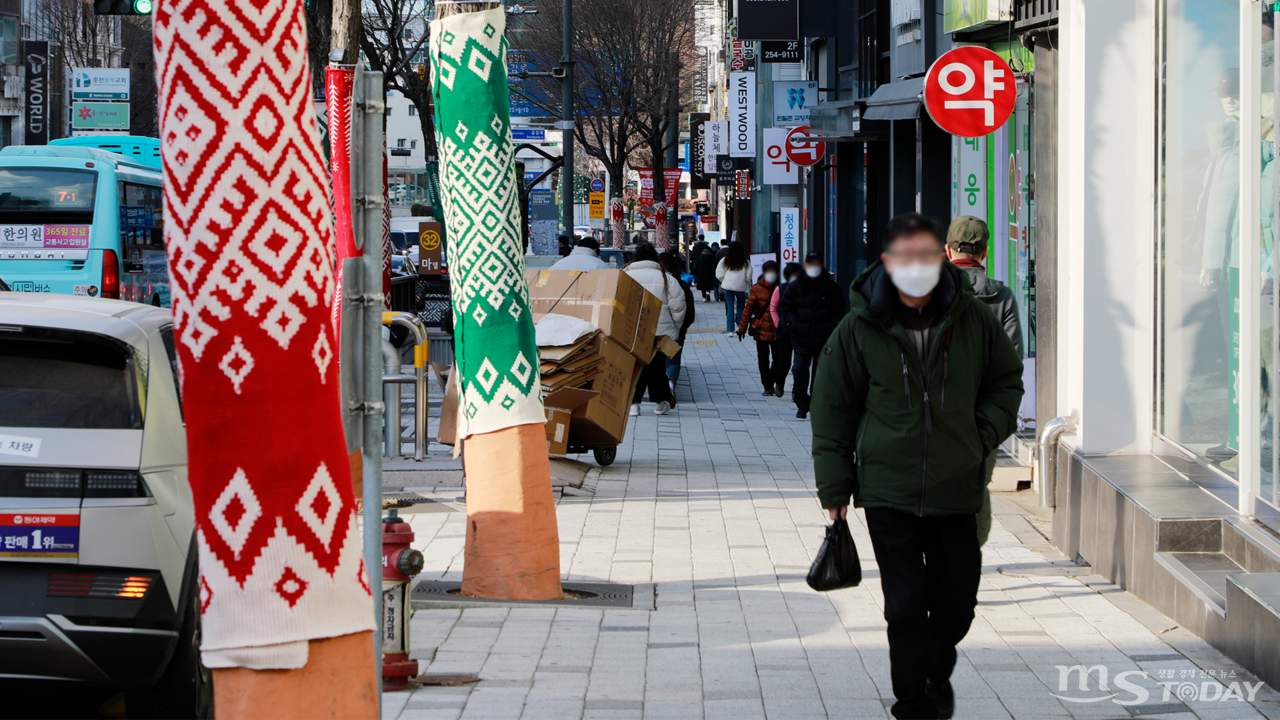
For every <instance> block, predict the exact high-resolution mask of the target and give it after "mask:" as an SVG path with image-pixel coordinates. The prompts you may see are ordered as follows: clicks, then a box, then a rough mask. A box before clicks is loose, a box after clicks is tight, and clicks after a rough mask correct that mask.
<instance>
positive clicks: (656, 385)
mask: <svg viewBox="0 0 1280 720" xmlns="http://www.w3.org/2000/svg"><path fill="white" fill-rule="evenodd" d="M623 271H624V272H626V273H627V274H628V275H630V276H631V278H632V279H633V280H635V281H636V282H638V283H640V285H642V286H643V287H644V289H645V290H648V291H649V292H651V293H653V296H654V297H656V298H658V299H659V300H661V301H662V307H661V308H660V309H659V310H658V330H657V334H658V335H666V336H667V337H677V336H678V335H679V334H680V326H681V325H682V324H683V323H684V314H685V304H684V290H682V289H680V281H679V279H678V278H673V277H671V275H670V274H668V273H667V270H666V268H664V267H663V266H662V263H661V262H659V259H658V251H657V250H656V249H655V248H654V247H653V246H652V245H650V244H649V243H647V242H646V243H640V244H639V245H637V246H636V252H635V260H632V261H631V262H630V263H628V264H627V266H626V267H625V268H623ZM646 390H648V391H649V400H650V401H651V402H655V403H657V404H658V407H657V409H655V410H654V411H653V412H654V414H655V415H666V414H667V413H669V412H671V408H673V407H675V406H676V396H675V394H674V393H672V392H671V386H670V385H669V384H668V383H667V356H666V355H664V354H662V353H655V354H654V356H653V359H652V360H650V361H649V364H648V365H645V366H644V369H643V370H641V371H640V383H639V384H638V385H637V386H636V394H635V396H634V397H632V399H631V414H632V415H639V414H640V401H641V400H642V399H644V393H645V391H646Z"/></svg>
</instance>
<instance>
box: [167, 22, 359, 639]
mask: <svg viewBox="0 0 1280 720" xmlns="http://www.w3.org/2000/svg"><path fill="white" fill-rule="evenodd" d="M302 8H303V6H302V0H250V1H249V2H233V1H231V0H161V1H160V2H159V3H158V4H157V6H156V14H155V47H156V60H157V62H156V69H157V75H158V78H159V79H158V82H159V86H160V87H159V90H160V122H161V132H160V138H161V141H160V147H161V155H162V158H163V161H164V176H165V241H166V243H167V245H168V251H169V272H170V277H171V278H172V285H173V286H172V295H173V311H174V319H175V328H176V331H177V338H178V343H177V345H178V355H179V359H180V361H181V367H182V389H183V396H184V401H185V408H184V410H185V416H186V423H187V453H188V463H189V467H190V480H191V489H192V494H193V496H194V501H195V514H196V529H197V538H198V543H199V553H200V556H199V560H200V575H201V577H200V602H201V609H202V611H203V613H204V626H203V636H204V637H203V645H202V648H203V649H204V650H206V651H208V650H221V649H228V648H244V647H257V646H263V645H274V644H279V643H288V642H295V641H300V640H309V639H314V638H325V637H335V636H338V635H345V634H349V633H354V632H359V631H363V630H370V629H372V627H373V617H372V599H371V596H370V594H369V584H368V581H367V577H366V572H365V568H364V565H363V562H362V560H361V538H360V534H359V532H358V530H357V527H356V519H355V501H354V499H353V497H352V489H351V482H350V472H349V470H348V463H347V454H346V446H345V443H344V441H343V429H342V422H341V416H340V399H339V386H338V373H337V362H336V359H335V349H336V347H337V343H336V341H335V338H334V334H333V325H332V324H331V322H330V305H331V303H332V298H333V282H334V281H333V258H332V251H331V249H330V248H331V247H332V243H333V225H332V222H331V220H330V217H329V199H328V191H327V189H326V188H327V184H326V182H327V181H326V174H325V166H324V160H323V159H322V156H321V154H320V148H319V141H318V133H317V130H316V120H315V110H314V108H313V106H312V102H311V82H310V78H311V73H310V70H309V68H308V63H307V55H306V43H307V38H306V31H305V29H304V28H305V26H304V24H303V14H302Z"/></svg>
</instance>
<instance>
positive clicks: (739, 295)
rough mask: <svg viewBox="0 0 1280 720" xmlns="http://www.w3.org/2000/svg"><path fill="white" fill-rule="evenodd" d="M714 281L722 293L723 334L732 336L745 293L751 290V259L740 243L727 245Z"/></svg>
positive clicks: (739, 317)
mask: <svg viewBox="0 0 1280 720" xmlns="http://www.w3.org/2000/svg"><path fill="white" fill-rule="evenodd" d="M716 279H717V280H719V281H720V289H721V291H723V292H724V311H725V313H724V314H725V320H724V332H725V334H726V335H733V333H734V330H735V329H736V328H737V327H738V321H739V320H740V319H741V318H742V308H743V306H745V305H746V304H747V291H748V290H750V289H751V258H749V257H747V251H746V250H745V249H744V248H743V247H742V243H740V242H732V243H729V251H728V252H726V253H725V255H724V257H723V258H721V259H720V262H719V263H718V264H717V265H716Z"/></svg>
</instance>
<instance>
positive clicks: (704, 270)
mask: <svg viewBox="0 0 1280 720" xmlns="http://www.w3.org/2000/svg"><path fill="white" fill-rule="evenodd" d="M693 281H694V284H695V285H697V286H698V292H700V293H702V302H711V296H710V295H709V294H708V293H713V292H715V291H716V249H715V246H714V245H706V244H704V245H703V246H702V250H700V251H698V252H697V254H695V255H694V256H693Z"/></svg>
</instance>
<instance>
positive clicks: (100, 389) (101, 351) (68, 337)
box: [0, 326, 147, 430]
mask: <svg viewBox="0 0 1280 720" xmlns="http://www.w3.org/2000/svg"><path fill="white" fill-rule="evenodd" d="M146 362H147V360H146V355H145V354H143V353H140V352H137V351H135V349H134V348H132V347H131V346H130V345H128V344H126V343H123V342H120V341H118V340H115V339H113V338H109V337H106V336H103V335H96V334H93V333H85V332H77V331H67V330H48V329H43V328H30V327H11V326H10V327H0V426H7V427H30V428H62V429H92V430H130V429H138V428H141V427H142V421H143V412H144V410H145V408H146V376H147V373H146Z"/></svg>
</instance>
